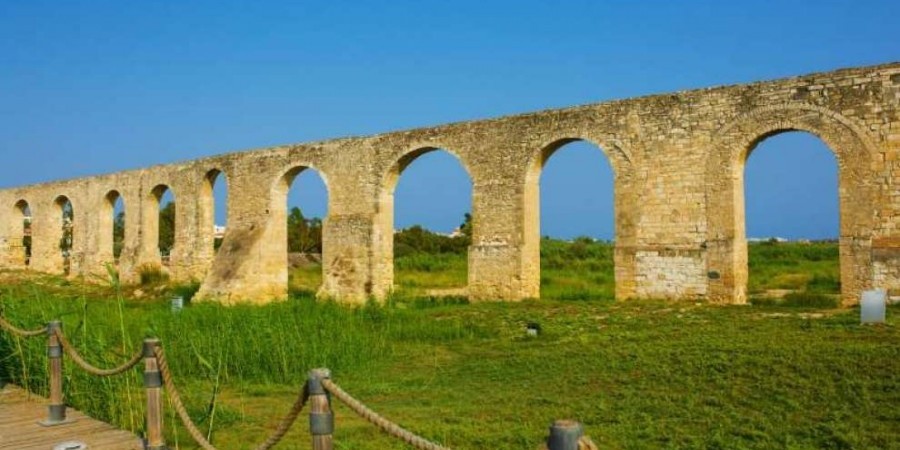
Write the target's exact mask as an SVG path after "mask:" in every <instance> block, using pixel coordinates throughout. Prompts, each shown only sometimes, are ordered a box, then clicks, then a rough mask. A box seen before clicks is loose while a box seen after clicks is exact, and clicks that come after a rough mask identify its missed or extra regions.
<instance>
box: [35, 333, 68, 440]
mask: <svg viewBox="0 0 900 450" xmlns="http://www.w3.org/2000/svg"><path fill="white" fill-rule="evenodd" d="M61 332H62V322H60V321H58V320H54V321H52V322H50V323H48V324H47V361H48V369H49V372H50V404H49V406H48V407H47V410H48V411H47V420H43V421H41V422H39V423H40V424H41V425H43V426H45V427H52V426H54V425H62V424H64V423H66V422H67V420H66V404H65V403H64V402H63V388H62V383H63V376H62V367H63V361H62V357H63V349H62V345H61V344H60V342H59V334H58V333H61Z"/></svg>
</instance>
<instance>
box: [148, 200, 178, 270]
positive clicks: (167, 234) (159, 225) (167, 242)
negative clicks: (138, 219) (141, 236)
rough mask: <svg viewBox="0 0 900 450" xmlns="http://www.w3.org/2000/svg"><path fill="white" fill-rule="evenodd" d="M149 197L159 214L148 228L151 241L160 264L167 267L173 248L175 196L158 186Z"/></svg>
mask: <svg viewBox="0 0 900 450" xmlns="http://www.w3.org/2000/svg"><path fill="white" fill-rule="evenodd" d="M151 196H152V198H153V200H154V202H155V203H156V207H157V209H158V210H159V213H158V214H156V215H155V219H156V221H155V222H156V223H153V224H151V226H150V227H148V228H149V229H148V232H149V233H150V236H151V241H153V242H154V243H155V245H156V248H157V250H158V251H159V258H160V263H161V264H162V265H164V266H168V265H169V262H170V258H171V255H172V251H173V250H174V248H175V245H176V242H175V227H176V225H177V224H176V219H175V195H174V194H173V193H172V190H171V189H169V187H168V186H166V185H163V184H161V185H159V186H156V187H155V188H153V191H151Z"/></svg>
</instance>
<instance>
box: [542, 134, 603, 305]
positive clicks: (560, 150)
mask: <svg viewBox="0 0 900 450" xmlns="http://www.w3.org/2000/svg"><path fill="white" fill-rule="evenodd" d="M526 183H527V185H526V234H528V236H527V237H526V248H527V247H528V246H529V245H531V246H534V244H535V242H536V241H537V242H539V244H538V245H539V246H540V248H539V254H540V266H539V272H538V274H539V279H540V293H541V297H542V298H552V299H561V300H586V299H613V298H615V287H616V285H615V263H614V255H615V238H616V223H615V214H614V208H615V205H614V203H615V200H614V199H615V195H614V194H615V193H614V185H615V180H614V173H613V169H612V166H611V165H610V162H609V160H608V158H607V157H606V154H605V153H604V152H603V150H602V149H601V148H600V147H599V146H597V145H594V144H593V143H591V142H588V141H585V140H581V139H563V140H560V141H556V142H554V143H552V144H551V145H549V146H547V147H545V148H544V149H543V150H542V151H541V154H540V155H539V157H538V158H536V159H535V161H534V163H533V165H532V167H531V169H530V172H529V174H528V180H527V181H526ZM538 236H540V238H539V240H538ZM530 250H531V251H530V253H531V254H534V253H536V252H537V251H538V250H537V249H535V248H530Z"/></svg>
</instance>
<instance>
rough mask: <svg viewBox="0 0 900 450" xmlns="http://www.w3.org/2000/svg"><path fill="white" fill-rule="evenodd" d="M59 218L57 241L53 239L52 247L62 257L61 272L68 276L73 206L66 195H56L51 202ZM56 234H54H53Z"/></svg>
mask: <svg viewBox="0 0 900 450" xmlns="http://www.w3.org/2000/svg"><path fill="white" fill-rule="evenodd" d="M53 205H54V207H55V209H56V212H57V214H58V216H57V217H58V218H59V221H60V222H59V229H58V230H57V232H58V239H54V245H56V247H57V251H58V252H59V254H60V256H61V257H62V272H63V273H64V274H66V275H69V274H70V273H71V272H72V260H73V254H72V253H73V249H74V247H75V233H74V229H75V205H74V204H72V200H71V199H70V198H69V197H68V196H66V195H64V194H63V195H58V196H57V197H56V198H55V199H54V200H53ZM54 234H56V232H54Z"/></svg>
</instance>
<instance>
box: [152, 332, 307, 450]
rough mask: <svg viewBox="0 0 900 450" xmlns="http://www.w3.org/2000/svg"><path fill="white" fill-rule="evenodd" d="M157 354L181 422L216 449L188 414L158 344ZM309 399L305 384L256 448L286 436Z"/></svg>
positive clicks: (201, 443)
mask: <svg viewBox="0 0 900 450" xmlns="http://www.w3.org/2000/svg"><path fill="white" fill-rule="evenodd" d="M153 352H154V354H155V355H156V362H157V364H158V365H159V371H160V373H161V374H162V378H163V383H164V384H165V385H166V393H167V394H168V396H169V400H171V402H172V406H173V407H174V408H175V412H177V413H178V417H180V418H181V422H182V423H183V424H184V427H185V428H187V431H188V433H189V434H190V435H191V437H192V438H194V441H196V442H197V444H198V445H199V446H200V447H202V448H204V449H205V450H216V448H215V447H213V445H212V444H211V443H210V442H209V441H208V440H206V438H205V437H204V436H203V433H201V432H200V429H199V428H197V425H196V424H194V421H193V420H191V416H190V415H189V414H188V412H187V409H186V408H185V407H184V402H183V401H182V400H181V396H180V395H179V394H178V389H176V388H175V382H174V381H173V380H172V372H170V371H169V363H168V361H166V354H165V352H163V349H162V347H161V346H156V347H155V348H154V350H153ZM308 399H309V390H308V388H307V385H306V384H304V385H303V390H302V391H301V392H300V395H298V396H297V400H296V401H295V402H294V405H293V406H292V407H291V410H290V411H289V412H288V413H287V415H286V416H284V419H282V420H281V423H280V424H279V425H278V429H276V430H275V432H274V433H272V435H271V436H269V438H268V439H266V441H265V442H263V443H262V444H260V445H259V446H257V447H256V450H269V449H271V448H272V447H274V446H275V445H276V444H278V442H280V441H281V439H282V438H284V435H285V434H287V432H288V430H290V429H291V426H292V425H293V424H294V422H295V421H296V420H297V417H298V416H299V415H300V411H302V410H303V407H304V406H305V405H306V401H307V400H308Z"/></svg>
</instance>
